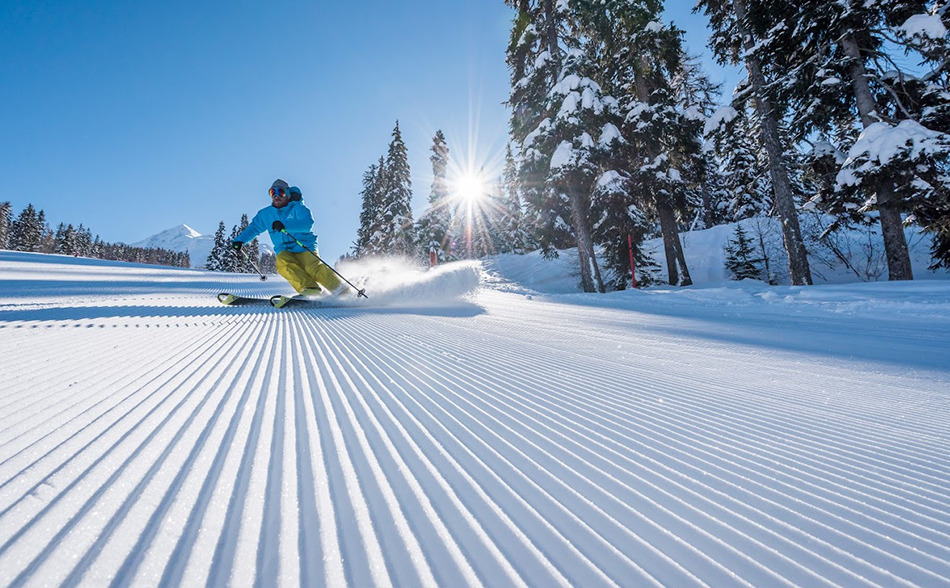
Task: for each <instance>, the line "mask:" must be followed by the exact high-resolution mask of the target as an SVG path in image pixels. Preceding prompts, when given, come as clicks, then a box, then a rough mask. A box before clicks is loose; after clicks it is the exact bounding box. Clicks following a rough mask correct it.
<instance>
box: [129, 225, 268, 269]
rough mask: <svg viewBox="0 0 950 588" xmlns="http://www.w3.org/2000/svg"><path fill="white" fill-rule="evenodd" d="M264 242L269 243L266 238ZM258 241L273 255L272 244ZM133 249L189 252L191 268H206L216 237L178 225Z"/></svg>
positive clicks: (153, 236)
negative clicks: (144, 248)
mask: <svg viewBox="0 0 950 588" xmlns="http://www.w3.org/2000/svg"><path fill="white" fill-rule="evenodd" d="M264 241H267V239H266V238H265V239H264ZM264 241H260V240H259V241H258V242H259V243H261V250H262V251H266V252H268V253H273V252H274V248H273V247H272V246H271V244H270V242H266V243H265V242H264ZM132 246H133V247H147V248H153V247H157V248H161V249H168V250H170V251H182V252H184V251H187V252H188V258H189V259H190V260H191V267H193V268H202V269H203V268H204V267H205V262H206V261H207V260H208V255H209V254H210V253H211V248H212V247H213V246H214V235H202V234H201V233H199V232H198V231H196V230H194V229H192V228H191V227H189V226H188V225H178V226H177V227H172V228H170V229H167V230H164V231H162V232H160V233H156V234H154V235H152V236H151V237H148V238H145V239H142V240H141V241H137V242H135V243H132Z"/></svg>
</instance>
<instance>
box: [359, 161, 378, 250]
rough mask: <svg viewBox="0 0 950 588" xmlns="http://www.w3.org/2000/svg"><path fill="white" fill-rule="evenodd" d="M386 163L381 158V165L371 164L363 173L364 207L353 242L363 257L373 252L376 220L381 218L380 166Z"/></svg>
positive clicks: (362, 196)
mask: <svg viewBox="0 0 950 588" xmlns="http://www.w3.org/2000/svg"><path fill="white" fill-rule="evenodd" d="M383 165H384V162H383V159H382V158H380V160H379V165H376V164H373V165H370V166H369V169H367V170H366V171H365V172H364V173H363V190H362V191H361V192H360V199H361V200H362V208H361V210H360V227H359V229H357V232H356V242H355V243H354V244H353V254H354V255H355V256H356V257H362V256H364V255H369V254H371V253H373V251H372V250H371V248H370V247H371V243H372V242H373V235H374V234H375V232H376V220H377V219H378V218H379V178H380V168H381V167H382V166H383Z"/></svg>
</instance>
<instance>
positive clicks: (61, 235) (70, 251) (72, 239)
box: [55, 223, 79, 255]
mask: <svg viewBox="0 0 950 588" xmlns="http://www.w3.org/2000/svg"><path fill="white" fill-rule="evenodd" d="M55 240H56V249H55V253H59V254H61V255H78V254H79V251H78V249H77V247H76V229H74V228H73V226H72V225H68V226H64V225H63V223H59V227H58V228H57V229H56V236H55Z"/></svg>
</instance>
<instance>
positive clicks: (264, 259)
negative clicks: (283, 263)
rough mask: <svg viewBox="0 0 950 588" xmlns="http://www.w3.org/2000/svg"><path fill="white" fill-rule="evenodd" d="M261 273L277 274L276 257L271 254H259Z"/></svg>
mask: <svg viewBox="0 0 950 588" xmlns="http://www.w3.org/2000/svg"><path fill="white" fill-rule="evenodd" d="M260 268H261V272H262V273H264V274H265V275H266V274H276V273H277V256H276V255H275V254H273V253H267V252H264V253H261V265H260Z"/></svg>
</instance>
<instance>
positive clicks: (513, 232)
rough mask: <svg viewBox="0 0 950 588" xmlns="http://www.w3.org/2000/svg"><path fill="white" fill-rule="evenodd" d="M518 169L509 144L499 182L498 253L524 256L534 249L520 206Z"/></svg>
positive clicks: (506, 148)
mask: <svg viewBox="0 0 950 588" xmlns="http://www.w3.org/2000/svg"><path fill="white" fill-rule="evenodd" d="M520 192H521V190H520V183H519V182H518V167H517V164H516V163H515V158H514V155H513V154H512V152H511V144H508V145H507V146H506V147H505V169H504V172H503V177H502V181H501V188H500V189H499V193H500V194H501V198H500V200H501V202H500V203H499V205H500V209H501V218H500V219H499V222H498V228H497V232H498V234H499V237H500V239H499V247H498V251H499V252H501V253H517V254H524V253H527V252H528V251H531V250H533V249H534V244H533V240H532V238H531V234H530V232H529V231H528V230H527V229H526V227H525V224H526V223H525V219H524V210H523V208H522V205H521V194H520Z"/></svg>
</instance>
